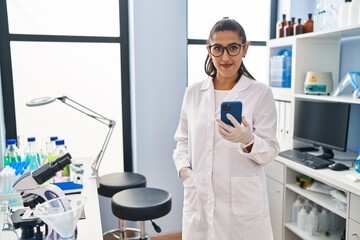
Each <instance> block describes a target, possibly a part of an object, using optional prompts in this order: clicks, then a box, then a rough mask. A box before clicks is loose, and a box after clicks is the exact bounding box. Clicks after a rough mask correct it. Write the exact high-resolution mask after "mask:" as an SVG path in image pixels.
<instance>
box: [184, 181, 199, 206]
mask: <svg viewBox="0 0 360 240" xmlns="http://www.w3.org/2000/svg"><path fill="white" fill-rule="evenodd" d="M183 185H184V210H185V211H186V210H193V209H195V208H196V206H197V201H198V199H197V191H196V187H195V184H194V178H193V176H190V177H188V178H187V179H185V180H184V181H183Z"/></svg>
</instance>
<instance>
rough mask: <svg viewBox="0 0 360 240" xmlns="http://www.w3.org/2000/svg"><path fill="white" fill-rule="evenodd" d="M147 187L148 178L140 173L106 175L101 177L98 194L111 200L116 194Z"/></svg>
mask: <svg viewBox="0 0 360 240" xmlns="http://www.w3.org/2000/svg"><path fill="white" fill-rule="evenodd" d="M145 186H146V178H145V177H144V176H143V175H141V174H138V173H132V172H122V173H112V174H106V175H104V176H101V177H100V181H99V188H98V193H99V195H101V196H104V197H109V198H111V197H112V196H114V194H115V193H118V192H120V191H123V190H125V189H130V188H138V187H145Z"/></svg>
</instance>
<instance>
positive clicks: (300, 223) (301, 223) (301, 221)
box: [297, 208, 308, 230]
mask: <svg viewBox="0 0 360 240" xmlns="http://www.w3.org/2000/svg"><path fill="white" fill-rule="evenodd" d="M307 216H308V214H307V213H306V210H305V208H301V210H300V211H299V214H298V218H297V227H298V228H299V229H300V230H305V224H306V220H307Z"/></svg>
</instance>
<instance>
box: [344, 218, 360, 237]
mask: <svg viewBox="0 0 360 240" xmlns="http://www.w3.org/2000/svg"><path fill="white" fill-rule="evenodd" d="M348 233H349V236H348V238H347V239H348V240H359V239H360V223H357V222H355V221H353V220H351V219H350V220H349V231H348Z"/></svg>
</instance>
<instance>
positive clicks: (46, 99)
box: [26, 97, 56, 107]
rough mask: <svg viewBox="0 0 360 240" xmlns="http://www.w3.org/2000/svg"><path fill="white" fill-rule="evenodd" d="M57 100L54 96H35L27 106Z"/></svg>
mask: <svg viewBox="0 0 360 240" xmlns="http://www.w3.org/2000/svg"><path fill="white" fill-rule="evenodd" d="M55 100H56V98H54V97H41V98H35V99H32V100H30V101H28V102H26V106H28V107H37V106H42V105H46V104H49V103H52V102H54V101H55Z"/></svg>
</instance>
